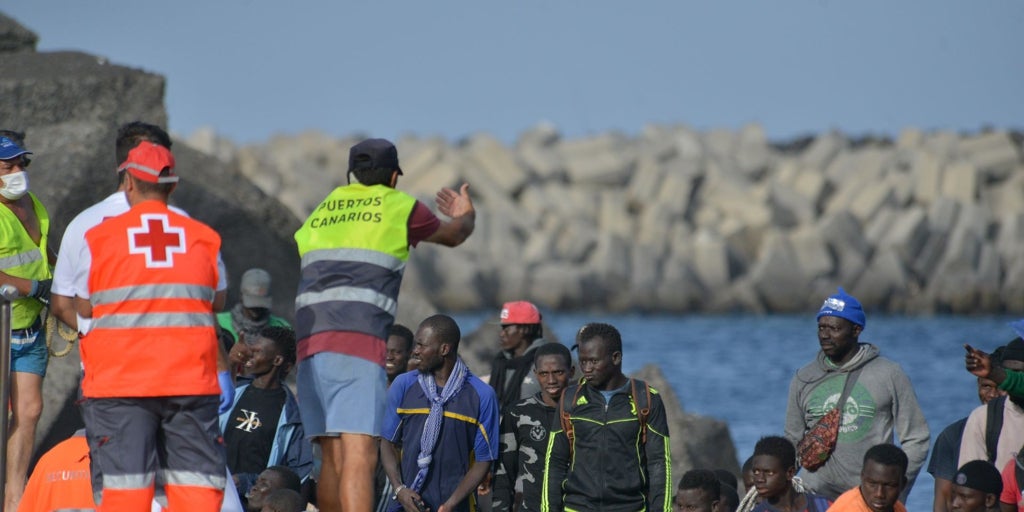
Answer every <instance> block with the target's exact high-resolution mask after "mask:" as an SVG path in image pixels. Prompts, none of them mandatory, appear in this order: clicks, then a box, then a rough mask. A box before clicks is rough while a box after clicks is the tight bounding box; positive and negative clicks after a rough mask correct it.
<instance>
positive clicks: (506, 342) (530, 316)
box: [490, 300, 544, 414]
mask: <svg viewBox="0 0 1024 512" xmlns="http://www.w3.org/2000/svg"><path fill="white" fill-rule="evenodd" d="M499 318H500V319H499V322H501V331H499V332H498V340H499V341H500V342H501V351H499V352H498V355H497V356H496V357H495V358H494V362H493V363H491V379H490V384H491V387H492V388H494V393H495V394H496V395H498V405H499V406H500V407H501V413H502V414H504V413H505V412H507V411H508V409H509V407H512V406H513V405H515V403H516V402H518V401H519V400H521V399H523V398H526V397H529V396H533V395H534V394H535V393H537V392H538V391H540V385H538V384H537V381H536V380H534V378H533V375H530V374H531V373H532V370H533V357H534V350H535V349H536V348H537V347H539V346H540V345H541V344H543V343H544V340H543V339H541V337H542V336H543V335H544V331H543V328H542V326H541V323H540V320H541V316H540V310H538V309H537V306H534V305H533V304H531V303H529V302H526V301H524V300H520V301H516V302H506V303H505V304H503V305H502V306H501V315H500V317H499Z"/></svg>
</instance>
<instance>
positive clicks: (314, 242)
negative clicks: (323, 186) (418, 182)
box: [295, 184, 416, 340]
mask: <svg viewBox="0 0 1024 512" xmlns="http://www.w3.org/2000/svg"><path fill="white" fill-rule="evenodd" d="M415 205H416V199H415V198H413V197H412V196H410V195H408V194H405V193H404V192H400V191H398V190H395V189H393V188H390V187H386V186H383V185H376V186H370V187H367V186H364V185H359V184H354V185H348V186H345V187H339V188H337V189H335V190H334V191H333V192H331V194H330V195H329V196H327V198H326V199H324V200H323V201H322V202H321V203H320V205H319V206H318V207H317V208H316V209H315V210H314V211H313V213H312V214H311V215H310V216H309V218H307V219H306V221H305V222H304V223H303V225H302V227H301V228H299V230H298V231H297V232H296V233H295V241H296V242H297V243H298V246H299V256H301V258H302V267H301V269H302V272H301V277H300V280H299V293H298V295H297V297H296V300H295V309H296V336H297V338H298V339H300V340H301V339H304V338H307V337H309V336H310V335H312V334H316V333H317V332H323V331H329V330H340V331H355V332H363V333H365V334H369V335H372V336H376V337H378V338H380V339H382V340H383V339H387V330H388V328H389V327H390V326H391V324H392V323H393V322H394V315H395V312H396V310H397V307H398V306H397V304H398V290H399V288H400V287H401V283H402V275H403V273H404V271H405V264H406V261H407V260H408V259H409V237H408V222H409V216H410V215H411V214H412V209H413V207H414V206H415Z"/></svg>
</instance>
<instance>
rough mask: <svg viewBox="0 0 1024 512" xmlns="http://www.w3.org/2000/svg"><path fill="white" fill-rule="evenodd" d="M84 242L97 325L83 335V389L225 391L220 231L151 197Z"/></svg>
mask: <svg viewBox="0 0 1024 512" xmlns="http://www.w3.org/2000/svg"><path fill="white" fill-rule="evenodd" d="M85 240H86V243H87V244H88V246H89V254H90V256H91V258H92V262H91V265H90V267H89V295H90V296H89V302H90V303H91V304H92V330H90V331H89V333H88V334H87V335H86V336H85V337H84V338H82V345H81V352H82V363H83V366H84V367H85V378H84V379H83V381H82V394H83V395H84V396H86V397H90V398H101V397H152V396H177V395H216V394H219V393H220V387H219V386H218V384H217V335H216V332H215V330H214V325H215V320H214V316H213V300H214V295H215V294H216V287H217V253H218V251H220V236H219V235H218V234H217V233H216V232H215V231H214V230H213V229H211V228H210V227H209V226H206V225H205V224H203V223H201V222H199V221H197V220H194V219H191V218H189V217H185V216H183V215H179V214H177V213H174V212H172V211H170V210H169V209H168V208H167V205H166V204H164V203H162V202H159V201H145V202H142V203H139V204H137V205H135V206H134V207H132V209H131V210H129V211H128V212H127V213H124V214H122V215H119V216H117V217H114V218H111V219H108V220H106V221H104V222H103V223H101V224H99V225H98V226H96V227H94V228H92V229H90V230H89V231H88V232H86V234H85Z"/></svg>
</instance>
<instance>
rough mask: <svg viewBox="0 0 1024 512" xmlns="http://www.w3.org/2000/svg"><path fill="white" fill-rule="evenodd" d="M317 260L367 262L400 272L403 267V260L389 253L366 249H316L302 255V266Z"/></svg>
mask: <svg viewBox="0 0 1024 512" xmlns="http://www.w3.org/2000/svg"><path fill="white" fill-rule="evenodd" d="M319 261H351V262H354V263H369V264H370V265H376V266H378V267H384V268H386V269H388V270H393V271H396V272H400V271H402V270H404V269H405V261H403V260H401V259H399V258H396V257H394V256H392V255H390V254H384V253H382V252H378V251H371V250H367V249H318V250H314V251H310V252H307V253H306V254H304V255H303V256H302V267H303V268H304V267H306V266H307V265H312V264H314V263H316V262H319Z"/></svg>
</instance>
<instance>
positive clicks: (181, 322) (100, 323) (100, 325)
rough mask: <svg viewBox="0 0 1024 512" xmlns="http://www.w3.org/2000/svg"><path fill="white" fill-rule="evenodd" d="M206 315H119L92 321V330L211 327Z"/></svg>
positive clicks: (211, 320) (106, 316) (209, 315)
mask: <svg viewBox="0 0 1024 512" xmlns="http://www.w3.org/2000/svg"><path fill="white" fill-rule="evenodd" d="M213 325H214V321H213V315H212V314H206V313H119V314H113V315H104V316H101V317H100V318H97V319H96V320H93V321H92V328H93V329H147V328H158V329H159V328H163V327H213Z"/></svg>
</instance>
